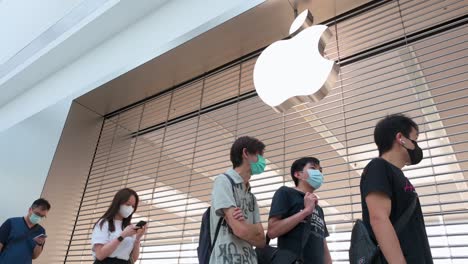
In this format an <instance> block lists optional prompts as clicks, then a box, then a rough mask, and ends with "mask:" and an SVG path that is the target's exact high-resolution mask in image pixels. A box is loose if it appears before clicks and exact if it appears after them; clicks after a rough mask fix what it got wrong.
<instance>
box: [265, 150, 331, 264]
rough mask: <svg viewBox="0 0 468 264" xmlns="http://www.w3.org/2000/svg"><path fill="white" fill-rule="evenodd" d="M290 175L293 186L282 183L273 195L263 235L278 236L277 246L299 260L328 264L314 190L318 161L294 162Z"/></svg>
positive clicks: (324, 231) (324, 227)
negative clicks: (265, 232)
mask: <svg viewBox="0 0 468 264" xmlns="http://www.w3.org/2000/svg"><path fill="white" fill-rule="evenodd" d="M291 178H292V180H293V181H294V185H295V187H294V188H291V187H287V186H282V187H281V188H279V189H278V190H277V191H276V192H275V194H274V196H273V200H272V202H271V209H270V215H269V221H268V233H267V235H268V237H269V238H271V239H274V238H278V248H279V249H282V250H288V251H291V252H293V253H294V254H295V255H296V256H297V259H298V260H299V261H303V262H302V263H332V259H331V256H330V251H329V250H328V245H327V240H326V237H328V230H327V225H326V223H325V216H324V213H323V209H322V208H321V207H320V205H319V199H318V197H317V195H315V193H314V192H315V191H316V190H317V189H319V188H320V186H322V183H323V174H322V167H321V166H320V161H319V160H318V159H317V158H314V157H304V158H300V159H298V160H296V161H294V162H293V164H292V165H291ZM304 233H305V234H306V236H304ZM304 237H306V238H307V240H305V238H304ZM303 243H304V244H303Z"/></svg>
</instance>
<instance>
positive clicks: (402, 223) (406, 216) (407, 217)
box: [395, 195, 418, 234]
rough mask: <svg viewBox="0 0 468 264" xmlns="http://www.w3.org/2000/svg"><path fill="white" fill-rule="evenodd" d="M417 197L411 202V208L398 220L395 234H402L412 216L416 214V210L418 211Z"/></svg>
mask: <svg viewBox="0 0 468 264" xmlns="http://www.w3.org/2000/svg"><path fill="white" fill-rule="evenodd" d="M417 199H418V198H417V195H415V196H414V198H413V200H412V201H411V204H410V206H408V208H406V210H405V212H404V213H403V214H402V215H401V216H400V218H398V220H397V221H396V223H395V232H396V233H397V234H400V232H401V230H402V229H403V227H404V226H405V225H406V224H408V222H409V220H410V218H411V216H412V215H413V213H414V209H416V200H417Z"/></svg>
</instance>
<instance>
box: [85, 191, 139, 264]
mask: <svg viewBox="0 0 468 264" xmlns="http://www.w3.org/2000/svg"><path fill="white" fill-rule="evenodd" d="M137 208H138V194H137V193H136V192H135V191H134V190H132V189H129V188H125V189H122V190H120V191H118V192H117V193H116V194H115V196H114V199H113V200H112V203H111V205H110V207H109V209H107V211H106V213H105V214H104V215H103V216H102V217H101V218H99V220H98V221H97V223H96V224H95V225H94V230H93V235H92V237H91V246H92V249H93V256H94V258H95V262H94V263H95V264H129V263H131V262H130V260H131V259H132V260H137V259H138V256H139V255H140V239H141V237H142V236H143V235H144V234H145V232H146V228H147V226H146V224H145V225H144V226H143V227H142V228H138V227H136V226H135V225H132V223H131V221H132V215H133V213H134V212H135V211H136V210H137Z"/></svg>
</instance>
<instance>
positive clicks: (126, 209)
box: [119, 204, 133, 218]
mask: <svg viewBox="0 0 468 264" xmlns="http://www.w3.org/2000/svg"><path fill="white" fill-rule="evenodd" d="M119 213H120V215H121V216H122V217H123V218H127V217H129V216H130V215H131V214H132V213H133V207H132V206H131V205H125V204H122V205H121V206H120V210H119Z"/></svg>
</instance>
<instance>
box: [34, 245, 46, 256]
mask: <svg viewBox="0 0 468 264" xmlns="http://www.w3.org/2000/svg"><path fill="white" fill-rule="evenodd" d="M42 249H44V247H43V246H39V245H36V246H35V247H34V251H33V255H32V258H33V259H37V258H38V257H39V256H40V255H41V253H42Z"/></svg>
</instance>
